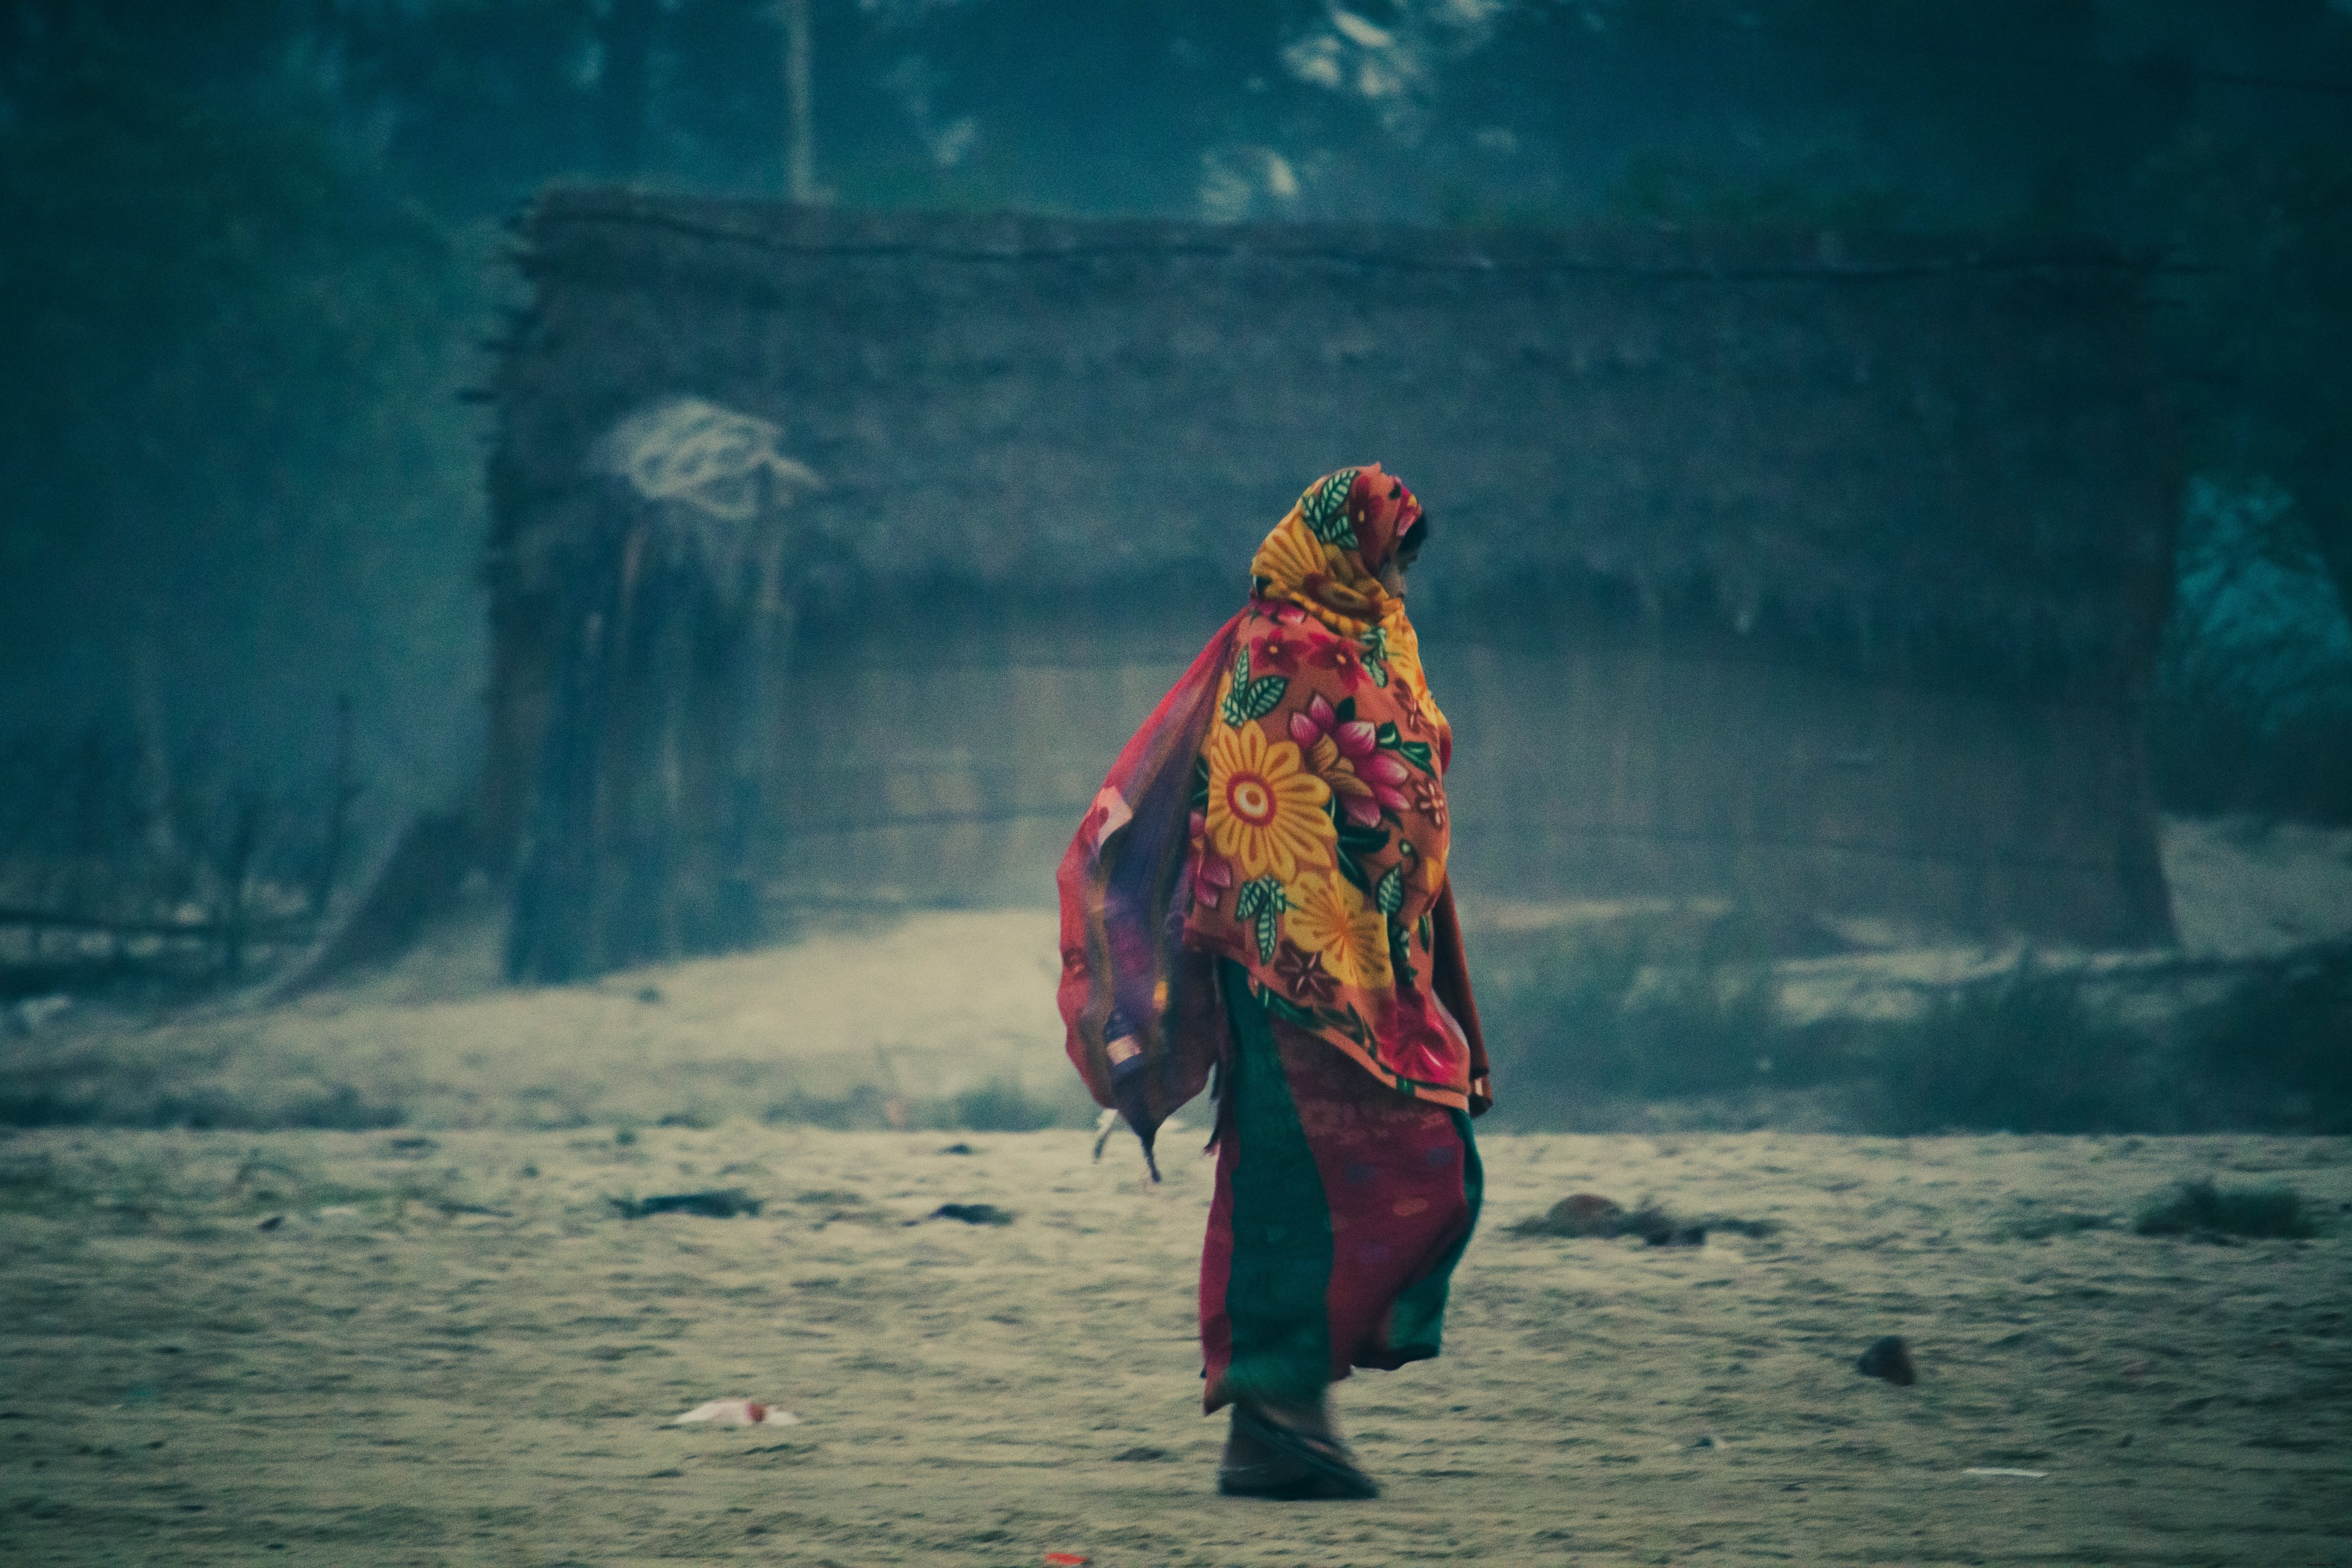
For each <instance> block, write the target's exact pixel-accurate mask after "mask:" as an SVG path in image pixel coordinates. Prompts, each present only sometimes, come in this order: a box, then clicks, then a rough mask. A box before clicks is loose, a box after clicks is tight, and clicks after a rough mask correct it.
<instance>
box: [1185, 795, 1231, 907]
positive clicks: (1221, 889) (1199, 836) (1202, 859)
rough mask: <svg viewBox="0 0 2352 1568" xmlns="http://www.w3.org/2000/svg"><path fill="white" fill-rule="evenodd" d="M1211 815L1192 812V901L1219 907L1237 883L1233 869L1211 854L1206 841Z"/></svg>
mask: <svg viewBox="0 0 2352 1568" xmlns="http://www.w3.org/2000/svg"><path fill="white" fill-rule="evenodd" d="M1208 827H1209V823H1208V818H1207V816H1205V815H1204V814H1202V813H1201V812H1197V811H1196V812H1194V813H1193V814H1192V901H1193V902H1194V903H1195V904H1199V905H1201V906H1202V907H1203V908H1206V909H1212V910H1213V909H1217V908H1219V907H1220V901H1221V900H1223V898H1224V896H1225V894H1226V893H1227V892H1229V891H1230V890H1231V889H1232V888H1233V885H1234V868H1232V867H1231V866H1228V865H1227V864H1225V862H1224V861H1223V860H1222V859H1220V858H1217V857H1216V856H1215V855H1213V854H1212V853H1210V851H1209V847H1208V844H1207V842H1206V839H1207V834H1208Z"/></svg>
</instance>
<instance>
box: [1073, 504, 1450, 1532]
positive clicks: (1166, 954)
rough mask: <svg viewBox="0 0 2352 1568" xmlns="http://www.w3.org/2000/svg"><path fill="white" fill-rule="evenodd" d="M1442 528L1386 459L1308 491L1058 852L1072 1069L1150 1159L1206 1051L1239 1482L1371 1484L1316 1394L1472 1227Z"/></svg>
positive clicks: (1215, 1316)
mask: <svg viewBox="0 0 2352 1568" xmlns="http://www.w3.org/2000/svg"><path fill="white" fill-rule="evenodd" d="M1428 532H1429V523H1428V521H1427V519H1425V518H1424V517H1423V515H1422V511H1421V506H1420V503H1419V502H1418V501H1416V500H1414V499H1413V496H1412V491H1410V490H1408V489H1405V487H1404V486H1403V484H1402V482H1400V481H1399V480H1397V479H1394V478H1392V477H1391V476H1390V475H1387V474H1384V473H1382V472H1381V469H1380V467H1379V466H1378V465H1377V464H1375V465H1373V466H1371V467H1370V468H1342V469H1341V470H1339V472H1338V473H1336V474H1331V475H1328V476H1326V477H1325V478H1323V479H1318V481H1316V483H1315V484H1313V485H1311V486H1309V487H1308V489H1307V492H1306V493H1305V494H1304V495H1302V496H1300V497H1299V500H1298V504H1297V506H1295V507H1293V508H1292V509H1291V510H1290V512H1289V513H1288V515H1286V517H1284V519H1283V520H1282V521H1281V522H1280V523H1279V524H1278V525H1277V526H1276V528H1275V530H1274V531H1273V532H1272V533H1269V534H1268V535H1266V538H1265V542H1264V543H1263V544H1261V545H1260V546H1259V547H1258V551H1257V554H1256V556H1255V559H1253V560H1252V562H1251V563H1250V575H1251V579H1252V583H1251V595H1250V600H1249V603H1248V605H1246V606H1245V607H1244V609H1243V610H1242V611H1241V612H1240V613H1239V614H1238V615H1236V616H1234V618H1233V619H1232V620H1231V621H1228V622H1227V623H1226V624H1225V626H1224V627H1223V629H1222V630H1221V631H1220V632H1219V633H1218V634H1217V636H1216V637H1214V638H1213V639H1212V640H1211V641H1210V643H1209V646H1208V647H1205V648H1203V649H1202V652H1201V656H1200V657H1199V658H1197V659H1195V660H1194V661H1193V664H1192V668H1191V669H1190V670H1188V671H1187V672H1186V674H1185V676H1184V678H1183V679H1181V680H1180V681H1179V682H1178V683H1177V685H1176V688H1175V689H1173V690H1172V691H1171V692H1170V693H1169V694H1168V696H1167V697H1166V698H1165V699H1164V700H1162V701H1161V702H1160V707H1159V708H1158V710H1155V711H1154V712H1153V713H1152V715H1151V717H1150V719H1149V720H1147V721H1145V723H1144V725H1143V728H1142V729H1141V730H1139V731H1137V732H1136V735H1135V738H1134V739H1133V740H1131V741H1129V742H1128V745H1127V748H1126V750H1125V751H1123V752H1121V753H1120V754H1119V758H1118V763H1116V764H1114V765H1113V767H1112V769H1111V773H1110V776H1109V778H1108V780H1107V781H1106V782H1105V784H1104V786H1103V789H1102V791H1101V793H1100V794H1099V795H1097V797H1096V799H1095V804H1094V806H1093V809H1092V810H1090V811H1089V812H1088V813H1087V817H1086V820H1085V821H1084V822H1083V823H1081V824H1080V826H1079V829H1078V835H1077V837H1076V840H1075V841H1074V842H1073V843H1072V845H1071V846H1070V850H1069V853H1068V854H1067V855H1066V857H1065V858H1064V859H1063V863H1062V868H1061V876H1060V887H1061V895H1062V959H1063V973H1062V983H1061V991H1060V1002H1061V1006H1062V1014H1063V1017H1064V1018H1065V1020H1066V1022H1067V1023H1068V1025H1069V1050H1070V1056H1071V1059H1072V1060H1073V1061H1074V1062H1076V1064H1077V1067H1078V1069H1079V1071H1080V1072H1081V1073H1082V1074H1083V1075H1084V1076H1085V1077H1086V1079H1087V1086H1088V1087H1089V1088H1090V1089H1093V1091H1094V1094H1095V1098H1096V1099H1097V1101H1099V1102H1100V1103H1102V1104H1104V1105H1111V1106H1116V1107H1118V1110H1120V1112H1121V1113H1122V1114H1123V1115H1124V1116H1125V1117H1126V1119H1127V1121H1128V1122H1129V1125H1130V1126H1131V1127H1133V1128H1134V1130H1135V1131H1136V1134H1137V1136H1138V1137H1139V1138H1140V1139H1141V1140H1142V1142H1143V1146H1144V1155H1145V1158H1146V1160H1147V1161H1150V1160H1151V1158H1152V1152H1151V1151H1152V1138H1153V1134H1154V1133H1155V1132H1156V1131H1158V1129H1159V1126H1160V1123H1161V1122H1162V1121H1165V1120H1166V1119H1167V1117H1168V1116H1169V1114H1170V1113H1171V1112H1172V1111H1173V1110H1175V1109H1176V1107H1177V1106H1179V1105H1181V1104H1182V1103H1183V1102H1184V1101H1185V1100H1189V1099H1191V1098H1192V1096H1193V1095H1194V1094H1197V1093H1198V1092H1200V1090H1201V1089H1202V1086H1203V1084H1204V1083H1205V1082H1206V1081H1207V1079H1208V1077H1209V1073H1210V1069H1211V1068H1212V1067H1215V1068H1218V1069H1219V1083H1218V1095H1219V1107H1218V1118H1217V1133H1216V1144H1217V1185H1216V1195H1215V1199H1214V1201H1213V1205H1212V1206H1211V1208H1210V1212H1209V1230H1208V1238H1207V1243H1206V1246H1205V1247H1204V1248H1203V1253H1202V1263H1201V1344H1202V1359H1203V1361H1204V1363H1205V1367H1204V1376H1205V1377H1206V1379H1207V1383H1208V1387H1207V1391H1206V1396H1205V1407H1206V1408H1207V1409H1208V1410H1209V1411H1211V1412H1214V1411H1216V1410H1218V1409H1220V1408H1223V1407H1225V1406H1228V1405H1230V1406H1231V1407H1232V1410H1233V1415H1232V1422H1233V1428H1232V1435H1231V1436H1230V1438H1229V1439H1228V1441H1227V1444H1226V1447H1225V1455H1224V1460H1223V1465H1222V1466H1221V1468H1220V1469H1219V1472H1218V1489H1219V1490H1220V1491H1223V1492H1224V1493H1227V1494H1228V1495H1235V1496H1254V1497H1276V1498H1307V1497H1373V1496H1377V1495H1378V1492H1379V1489H1378V1488H1377V1487H1376V1486H1374V1485H1373V1483H1372V1482H1371V1480H1370V1479H1369V1478H1367V1477H1366V1476H1365V1475H1364V1474H1363V1473H1362V1471H1360V1470H1359V1469H1358V1468H1356V1466H1355V1463H1354V1460H1353V1459H1352V1458H1351V1457H1350V1456H1349V1452H1348V1450H1347V1448H1346V1447H1344V1446H1343V1445H1342V1444H1341V1443H1340V1442H1339V1438H1338V1436H1337V1435H1336V1434H1335V1433H1334V1431H1333V1430H1332V1427H1331V1423H1330V1416H1329V1402H1328V1392H1327V1391H1328V1386H1329V1384H1331V1383H1333V1382H1335V1381H1337V1380H1338V1379H1339V1378H1343V1377H1345V1376H1347V1375H1348V1373H1349V1369H1350V1368H1351V1367H1356V1366H1372V1367H1397V1366H1402V1365H1403V1364H1404V1363H1406V1362H1409V1361H1417V1360H1421V1359H1423V1358H1425V1357H1429V1356H1433V1355H1435V1354H1437V1353H1438V1344H1439V1331H1440V1328H1441V1326H1442V1324H1443V1321H1444V1307H1445V1293H1446V1286H1447V1282H1448V1279H1449V1278H1450V1276H1451V1274H1452V1272H1453V1268H1454V1263H1455V1262H1456V1261H1457V1260H1458V1259H1459V1258H1460V1257H1461V1256H1462V1250H1463V1248H1464V1247H1465V1246H1466V1245H1467V1244H1468V1241H1469V1238H1470V1232H1471V1228H1472V1226H1474V1225H1475V1223H1476V1219H1477V1212H1478V1200H1479V1188H1480V1173H1479V1166H1478V1156H1477V1151H1476V1148H1475V1144H1474V1143H1473V1142H1472V1139H1471V1135H1470V1118H1471V1116H1473V1115H1475V1114H1477V1113H1479V1112H1481V1111H1484V1110H1486V1108H1487V1106H1488V1105H1489V1104H1491V1103H1492V1100H1491V1097H1490V1095H1489V1092H1488V1087H1487V1082H1486V1053H1485V1049H1484V1047H1483V1046H1482V1044H1481V1042H1480V1040H1479V1036H1478V1022H1477V1011H1476V1008H1475V1005H1473V1003H1472V1000H1471V995H1470V986H1469V980H1468V976H1467V973H1466V972H1465V967H1464V964H1463V959H1462V946H1461V938H1460V934H1459V930H1458V927H1457V926H1456V923H1455V921H1454V901H1453V894H1452V890H1451V889H1450V887H1449V886H1448V884H1447V881H1446V875H1445V859H1446V848H1447V842H1448V839H1447V823H1446V811H1445V790H1444V773H1445V768H1446V764H1447V763H1448V761H1449V760H1450V757H1451V754H1452V750H1453V735H1452V731H1450V730H1449V729H1448V728H1447V726H1446V722H1445V719H1444V715H1443V714H1441V713H1440V712H1439V711H1438V709H1437V705H1436V703H1435V702H1434V701H1433V700H1431V698H1430V695H1429V688H1428V686H1427V684H1426V682H1425V681H1424V679H1423V675H1422V668H1421V658H1420V650H1419V644H1418V642H1417V640H1416V638H1415V637H1414V636H1413V629H1412V622H1411V621H1410V620H1408V619H1407V618H1406V616H1405V608H1404V598H1405V586H1404V575H1405V572H1406V571H1407V569H1408V568H1409V567H1410V566H1411V565H1412V561H1413V558H1414V557H1415V555H1416V554H1418V552H1419V551H1420V549H1421V546H1422V544H1423V542H1424V541H1425V540H1426V538H1427V537H1428ZM1152 1174H1153V1176H1154V1178H1155V1179H1156V1178H1157V1177H1158V1174H1159V1170H1158V1166H1157V1164H1156V1163H1154V1164H1153V1167H1152Z"/></svg>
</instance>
